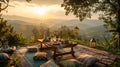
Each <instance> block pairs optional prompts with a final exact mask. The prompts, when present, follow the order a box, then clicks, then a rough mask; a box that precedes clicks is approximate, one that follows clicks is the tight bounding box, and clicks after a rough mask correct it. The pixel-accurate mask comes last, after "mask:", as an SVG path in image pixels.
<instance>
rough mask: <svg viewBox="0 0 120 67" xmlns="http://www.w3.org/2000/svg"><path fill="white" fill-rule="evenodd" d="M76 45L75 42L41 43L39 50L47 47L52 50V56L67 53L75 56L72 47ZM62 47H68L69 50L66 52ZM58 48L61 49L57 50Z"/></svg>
mask: <svg viewBox="0 0 120 67" xmlns="http://www.w3.org/2000/svg"><path fill="white" fill-rule="evenodd" d="M76 45H77V44H59V43H43V44H42V48H40V50H44V49H48V50H52V51H54V53H53V58H56V57H57V56H62V55H67V54H71V55H72V56H75V55H74V53H75V51H74V50H73V47H74V46H76ZM64 48H70V49H71V50H70V51H68V52H66V51H64V50H63V49H64ZM59 49H60V50H61V51H59Z"/></svg>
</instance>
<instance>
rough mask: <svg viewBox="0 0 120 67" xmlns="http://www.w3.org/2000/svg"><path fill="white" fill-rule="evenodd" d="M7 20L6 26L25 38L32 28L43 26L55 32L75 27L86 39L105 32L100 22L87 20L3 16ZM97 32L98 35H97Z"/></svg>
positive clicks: (29, 34) (30, 33)
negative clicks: (11, 27)
mask: <svg viewBox="0 0 120 67" xmlns="http://www.w3.org/2000/svg"><path fill="white" fill-rule="evenodd" d="M4 17H5V18H6V19H7V20H8V24H11V25H12V26H14V29H15V30H16V31H17V32H21V33H24V34H25V35H26V36H27V37H29V36H31V35H32V32H31V31H32V29H33V27H34V26H39V25H41V24H45V25H46V26H47V27H49V28H51V29H53V30H55V29H58V28H59V27H61V26H64V25H65V26H68V27H69V28H70V29H73V28H74V27H75V26H77V27H79V29H80V35H83V36H86V37H93V36H99V35H102V34H103V33H104V31H105V28H104V27H103V24H104V23H103V22H102V21H100V20H88V19H85V20H84V21H82V22H80V21H79V20H75V19H71V20H63V19H46V20H41V19H32V18H26V17H20V16H14V15H13V16H4ZM98 32H99V33H98Z"/></svg>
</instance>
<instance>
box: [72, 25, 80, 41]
mask: <svg viewBox="0 0 120 67" xmlns="http://www.w3.org/2000/svg"><path fill="white" fill-rule="evenodd" d="M73 35H74V36H75V39H76V38H78V35H79V28H78V27H77V26H76V27H74V29H73Z"/></svg>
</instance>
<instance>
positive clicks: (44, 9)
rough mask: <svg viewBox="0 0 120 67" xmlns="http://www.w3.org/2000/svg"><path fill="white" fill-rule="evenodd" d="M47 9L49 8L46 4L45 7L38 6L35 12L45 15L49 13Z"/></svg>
mask: <svg viewBox="0 0 120 67" xmlns="http://www.w3.org/2000/svg"><path fill="white" fill-rule="evenodd" d="M47 10H48V7H46V6H44V7H40V8H37V9H36V10H35V12H36V13H37V14H40V15H45V14H46V13H47Z"/></svg>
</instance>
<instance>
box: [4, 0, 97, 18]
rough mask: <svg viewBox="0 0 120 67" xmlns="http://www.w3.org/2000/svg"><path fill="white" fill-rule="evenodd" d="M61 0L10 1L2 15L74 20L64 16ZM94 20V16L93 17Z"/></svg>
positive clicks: (69, 16) (71, 16) (70, 16)
mask: <svg viewBox="0 0 120 67" xmlns="http://www.w3.org/2000/svg"><path fill="white" fill-rule="evenodd" d="M62 2H63V0H32V1H31V2H29V3H28V2H26V1H25V0H10V3H9V5H10V6H9V7H8V8H7V9H6V11H4V12H3V13H4V15H16V16H22V17H28V18H35V19H51V18H55V19H76V17H75V16H74V15H72V14H70V15H68V16H66V15H65V10H64V8H62V7H61V3H62ZM93 19H96V15H94V16H93Z"/></svg>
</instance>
